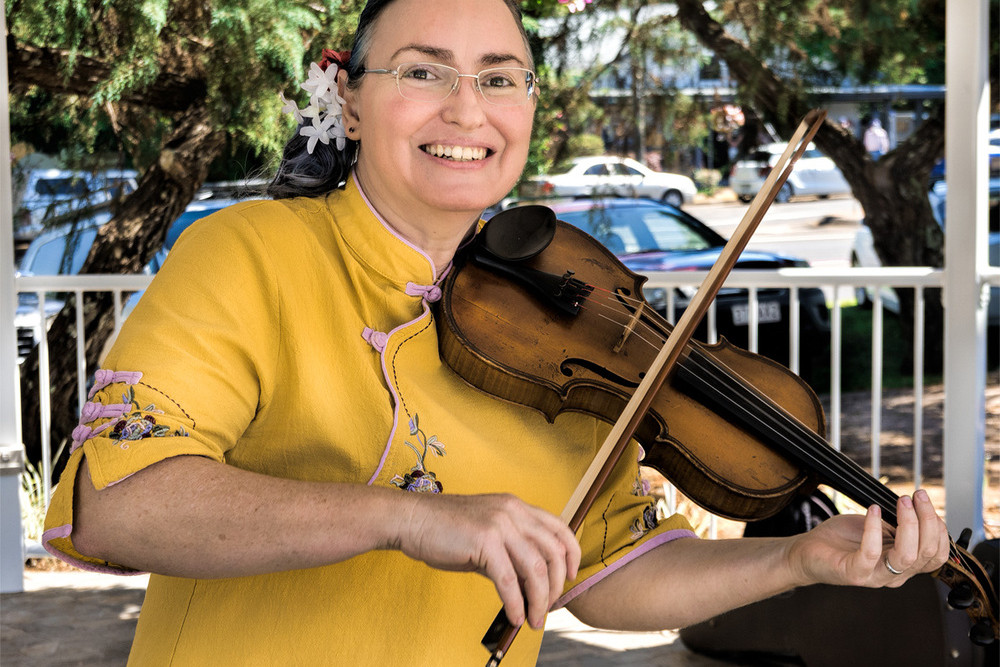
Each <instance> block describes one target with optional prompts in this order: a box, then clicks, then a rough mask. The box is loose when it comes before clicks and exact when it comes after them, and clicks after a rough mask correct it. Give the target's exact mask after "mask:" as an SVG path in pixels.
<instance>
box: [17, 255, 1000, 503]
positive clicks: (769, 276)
mask: <svg viewBox="0 0 1000 667" xmlns="http://www.w3.org/2000/svg"><path fill="white" fill-rule="evenodd" d="M706 275H707V272H676V273H667V272H656V273H651V274H649V275H648V276H647V277H648V280H647V283H646V286H647V287H663V288H667V289H666V292H667V294H668V295H669V296H668V301H667V311H668V314H669V313H672V312H673V310H674V308H675V306H676V300H675V294H676V291H675V288H678V287H685V288H697V287H698V286H699V285H700V284H701V282H702V281H703V280H704V278H705V276H706ZM150 280H151V277H150V276H146V275H129V276H120V275H80V276H32V277H19V278H17V279H16V287H17V290H18V291H19V292H32V293H35V294H37V295H38V299H39V304H38V317H39V319H40V320H41V321H44V313H45V300H46V293H53V292H55V293H71V294H75V295H76V297H77V298H76V300H75V303H77V304H79V303H81V302H82V295H83V293H84V292H102V291H103V292H111V293H112V294H113V296H114V304H115V326H116V329H117V327H119V326H120V325H121V310H122V303H123V299H122V296H123V293H126V292H132V291H138V290H142V289H144V288H145V287H146V286H147V285H148V283H149V281H150ZM985 282H986V284H987V285H992V286H1000V269H993V270H990V272H989V273H987V274H986V278H985ZM942 284H943V272H942V271H941V270H938V269H930V268H880V269H846V268H845V269H842V270H829V269H812V268H788V269H779V270H767V271H765V270H759V271H758V270H739V271H734V272H733V273H732V275H731V276H730V277H729V279H728V280H727V282H726V286H727V287H738V288H745V289H747V291H748V299H749V303H748V316H749V324H748V326H749V344H748V346H747V347H748V348H749V349H750V350H751V351H757V347H758V337H757V331H758V309H757V304H758V300H757V294H758V291H759V290H761V289H764V288H785V289H788V290H790V294H789V300H788V301H789V317H788V323H787V324H788V327H789V341H790V342H789V345H790V351H789V352H790V353H789V367H790V368H791V369H792V370H794V371H798V370H799V363H800V359H799V354H800V349H801V340H800V335H799V332H800V322H801V318H800V313H799V298H798V295H799V290H801V289H804V288H810V287H816V288H821V289H823V290H824V292H825V293H826V295H827V302H828V303H829V304H830V327H831V331H830V387H829V414H828V423H829V427H830V430H829V433H828V436H827V437H828V440H829V442H830V444H831V445H832V446H833V447H834V448H837V449H840V444H841V429H840V423H841V419H842V414H841V409H842V408H841V381H842V378H841V366H842V363H841V362H842V360H843V357H844V354H845V350H844V349H843V320H842V317H841V311H842V305H841V304H842V303H850V302H853V300H854V294H855V290H856V289H857V288H868V289H870V290H871V293H872V295H873V308H872V315H871V316H872V341H871V349H870V353H871V356H872V365H871V367H872V371H871V392H872V395H871V428H870V438H871V466H870V471H871V473H872V474H873V476H875V477H876V478H877V477H879V474H880V449H881V445H880V431H881V414H882V409H883V408H882V403H883V401H882V349H883V345H884V330H883V308H882V296H881V294H882V290H883V289H885V288H913V289H914V290H915V302H916V307H915V314H914V315H915V326H914V330H915V335H914V339H913V341H911V344H912V346H913V351H914V353H913V363H914V367H913V378H914V386H913V389H912V392H913V403H914V411H913V415H914V416H913V420H914V421H913V431H912V442H915V443H920V442H922V441H923V417H924V409H923V397H924V387H923V376H924V372H923V366H922V363H923V354H922V350H923V348H924V346H925V340H924V337H923V336H924V334H923V330H924V327H923V313H924V304H925V302H926V298H927V297H926V295H925V290H926V289H927V288H941V287H942ZM935 294H937V292H936V291H935ZM75 315H76V330H77V337H76V357H77V358H76V367H77V375H78V378H77V387H78V394H79V395H78V407H80V406H82V405H83V403H84V402H85V400H86V383H87V377H88V376H89V374H90V373H92V372H93V371H94V370H95V369H93V368H87V366H86V361H85V358H84V345H85V341H84V333H83V314H82V312H81V311H80V310H79V309H76V313H75ZM715 316H716V314H715V308H714V305H713V308H712V309H711V310H710V311H709V313H708V315H707V320H708V326H709V336H710V338H709V340H714V338H715V333H714V332H715ZM668 319H670V317H669V315H668ZM850 353H851V354H858V353H859V351H858V350H851V351H850ZM48 355H49V346H48V341H47V336H41V337H40V340H39V372H40V379H39V406H40V410H41V420H40V423H41V424H42V434H41V445H42V452H43V461H42V465H43V468H44V470H43V475H42V478H43V480H45V481H46V483H47V482H48V479H49V477H50V475H49V472H50V460H51V456H52V451H51V447H52V434H51V433H50V432H49V430H50V423H51V418H50V410H51V406H50V403H49V390H50V385H49V377H48V376H49V372H48V368H49V364H48V362H49V356H48ZM60 435H61V436H62V437H66V435H67V434H60ZM973 445H974V443H970V446H973ZM921 456H922V447H913V457H914V458H913V479H912V482H913V484H914V485H915V486H916V487H919V486H920V484H921V481H922V479H923V461H922V458H921ZM45 491H46V497H48V493H49V489H48V487H46V490H45ZM983 492H984V490H983V488H982V487H981V486H980V485H977V484H964V485H962V486H961V487H959V488H945V495H946V497H951V498H955V497H958V496H959V495H963V496H967V495H968V494H979V498H978V502H979V506H981V505H982V495H983Z"/></svg>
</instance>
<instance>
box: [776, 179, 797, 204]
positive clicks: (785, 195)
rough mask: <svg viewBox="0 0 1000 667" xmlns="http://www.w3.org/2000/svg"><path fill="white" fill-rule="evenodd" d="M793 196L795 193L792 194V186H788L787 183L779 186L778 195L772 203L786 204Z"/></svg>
mask: <svg viewBox="0 0 1000 667" xmlns="http://www.w3.org/2000/svg"><path fill="white" fill-rule="evenodd" d="M793 194H795V193H794V192H792V186H790V185H789V184H788V183H785V184H784V185H782V186H781V189H780V190H778V195H777V196H776V197H775V198H774V201H776V202H778V203H779V204H787V203H788V200H789V199H791V198H792V195H793Z"/></svg>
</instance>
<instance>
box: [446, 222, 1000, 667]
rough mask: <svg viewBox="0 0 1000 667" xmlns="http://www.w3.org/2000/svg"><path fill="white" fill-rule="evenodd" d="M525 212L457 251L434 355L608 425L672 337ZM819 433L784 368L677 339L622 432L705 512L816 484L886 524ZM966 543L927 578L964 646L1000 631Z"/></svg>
mask: <svg viewBox="0 0 1000 667" xmlns="http://www.w3.org/2000/svg"><path fill="white" fill-rule="evenodd" d="M526 208H534V209H543V210H544V211H546V212H547V213H542V212H526V211H523V210H522V211H520V212H519V213H517V214H514V215H509V214H511V213H513V211H517V209H513V210H512V211H507V212H504V213H500V214H498V215H497V216H496V217H495V218H493V220H491V221H490V223H487V226H486V228H484V229H483V230H482V231H481V232H480V234H479V235H478V236H477V238H476V240H474V241H473V242H472V243H471V244H469V245H468V246H467V247H466V248H464V249H462V251H460V253H459V255H457V256H456V258H455V265H454V267H453V268H452V270H451V271H450V273H449V274H448V276H447V278H446V280H445V282H444V284H443V286H442V298H441V300H440V301H439V302H438V303H437V304H436V306H435V308H436V313H435V322H436V326H437V330H438V339H439V351H440V355H441V359H442V360H443V361H444V362H445V363H446V364H448V365H449V366H450V367H451V368H452V369H453V370H454V371H455V372H456V373H457V374H458V375H459V376H460V377H462V378H463V379H464V380H465V381H466V382H468V383H469V384H470V385H472V386H473V387H476V388H478V389H480V390H482V391H485V392H487V393H489V394H491V395H493V396H496V397H499V398H501V399H505V400H508V401H511V402H514V403H518V404H520V405H525V406H529V407H532V408H535V409H537V410H539V411H541V412H542V413H543V414H544V415H545V416H546V418H547V419H548V420H549V421H555V419H556V418H557V417H558V415H559V414H560V413H561V412H564V411H578V412H584V413H587V414H590V415H593V416H595V417H597V418H599V419H602V420H604V421H606V422H608V423H612V424H615V423H616V421H617V420H619V418H620V416H621V415H622V413H623V410H624V409H625V407H626V404H627V403H628V402H629V400H630V398H631V397H632V395H633V393H635V392H636V389H637V387H638V386H639V384H640V382H642V381H643V378H644V376H645V373H646V371H647V369H649V368H651V366H652V365H653V362H654V359H655V358H656V357H657V355H658V353H659V351H660V350H661V348H663V347H664V345H665V343H666V341H667V340H668V338H669V337H670V335H671V331H672V327H671V325H670V324H669V323H668V322H667V321H666V320H665V319H664V318H663V316H661V315H660V314H659V313H657V312H656V311H655V310H654V309H653V308H652V307H650V306H649V304H648V303H646V301H645V300H644V298H643V295H642V285H643V283H644V282H645V278H644V277H642V276H639V275H637V274H635V273H633V272H631V271H629V270H628V268H626V267H625V266H624V265H623V264H622V263H621V262H620V261H619V260H618V259H617V258H616V257H615V256H614V255H613V254H612V253H611V252H610V251H609V250H607V249H606V248H605V247H604V246H603V245H601V244H600V243H598V242H597V241H596V240H595V239H593V238H592V237H590V236H589V235H588V234H586V233H585V232H583V231H581V230H579V229H577V228H576V227H573V226H571V225H569V224H567V223H563V222H559V221H556V220H555V216H554V214H553V213H552V211H551V210H549V209H546V208H544V207H526ZM503 216H507V217H506V218H505V220H504V222H503V223H500V224H496V223H498V222H499V221H500V218H501V217H503ZM539 216H541V218H545V217H546V216H547V217H548V218H549V220H544V219H543V220H541V223H542V224H541V225H536V222H538V219H539ZM491 225H493V226H492V227H491ZM539 226H543V227H545V228H546V229H545V232H544V233H540V232H539V231H538V230H536V229H535V227H539ZM575 276H579V279H578V278H576V277H575ZM825 428H826V422H825V417H824V413H823V409H822V406H821V404H820V402H819V399H818V398H817V397H816V395H815V393H814V392H813V391H812V389H811V388H810V387H809V386H808V385H807V384H806V383H805V382H804V381H803V380H802V379H801V378H799V377H798V376H797V375H795V374H794V373H792V372H791V371H790V370H788V369H787V368H785V367H784V366H781V365H780V364H778V363H776V362H773V361H771V360H769V359H767V358H765V357H762V356H759V355H756V354H752V353H750V352H747V351H745V350H741V349H739V348H737V347H734V346H732V345H730V344H729V343H727V342H726V341H725V340H723V341H721V342H719V343H717V344H713V345H707V344H703V343H699V342H697V341H693V340H692V341H689V342H688V343H687V345H686V347H685V348H684V349H683V352H682V356H681V357H680V359H679V361H678V362H677V364H676V365H674V367H673V368H672V369H671V374H670V375H669V376H668V377H667V381H666V382H665V383H663V384H662V385H660V388H659V389H658V390H656V392H655V394H653V397H652V401H651V403H650V404H649V407H648V409H647V410H646V411H645V412H644V413H643V414H642V415H641V421H639V423H638V426H637V427H636V428H635V430H634V431H632V435H633V437H634V438H635V439H636V440H637V441H638V442H639V443H640V444H641V445H642V446H643V448H644V450H645V452H646V456H645V459H644V460H643V464H644V465H648V466H650V467H653V468H655V469H656V470H658V471H659V472H660V473H662V474H663V475H664V476H665V477H667V478H668V479H669V480H671V482H672V483H674V484H675V485H676V486H677V487H678V488H679V489H680V490H681V491H682V492H683V493H684V494H685V495H686V496H687V497H688V498H690V499H691V500H692V501H694V502H695V503H697V504H699V505H701V506H702V507H704V508H706V509H708V510H709V511H711V512H713V513H715V514H718V515H720V516H724V517H729V518H732V519H736V520H742V521H754V520H758V519H763V518H767V517H769V516H771V515H773V514H775V513H777V512H778V511H779V510H780V509H781V508H783V507H784V506H785V505H787V504H788V503H789V502H790V501H791V500H792V499H793V498H794V497H795V496H796V494H798V493H800V492H805V491H809V490H811V489H812V488H813V487H814V486H815V485H816V484H817V483H824V484H828V485H829V486H830V487H832V488H833V489H835V490H837V491H839V492H842V493H844V494H845V495H846V496H847V497H849V498H851V499H853V500H855V501H856V502H858V503H859V504H861V505H862V506H870V505H872V504H876V505H878V506H879V507H880V508H881V510H882V516H883V518H884V519H885V520H886V521H887V522H889V523H891V524H895V522H896V502H897V500H898V497H897V496H896V494H895V493H893V492H892V491H891V490H890V489H888V488H887V487H886V486H884V485H883V484H881V483H880V482H879V481H878V480H875V479H874V478H872V477H871V475H870V474H868V472H867V471H865V470H864V469H863V468H861V467H860V466H859V465H857V464H856V463H854V462H853V461H851V460H850V459H848V458H847V457H846V456H844V455H843V454H842V453H841V452H839V451H837V450H834V449H833V448H832V447H830V446H829V444H828V443H827V442H826V440H825ZM571 524H572V522H571ZM970 535H971V531H967V532H966V533H963V536H962V537H960V538H959V540H958V541H957V543H956V542H955V541H951V543H950V558H949V560H948V562H947V563H946V564H945V565H944V566H943V567H942V568H941V569H940V570H939V571H938V572H937V573H936V576H937V577H938V579H939V580H941V581H943V582H944V583H946V584H947V585H948V586H949V587H950V588H951V589H952V591H951V593H950V594H949V597H948V600H949V603H950V604H951V605H952V606H953V607H954V608H956V609H964V610H965V611H966V613H967V614H968V616H969V617H970V619H972V621H973V626H972V629H971V630H970V638H971V639H972V641H973V642H974V643H977V644H982V645H987V644H990V643H992V642H994V641H995V640H996V638H997V637H998V635H1000V629H998V620H997V608H998V602H997V586H996V584H995V583H994V575H993V574H991V573H990V572H988V571H987V570H986V569H985V568H984V567H983V566H982V565H981V564H980V563H979V562H978V561H977V560H976V559H975V558H974V557H973V556H972V555H971V554H969V553H968V551H967V550H966V547H967V546H968V543H969V536H970ZM514 634H516V629H511V627H510V626H509V624H507V623H506V618H505V616H504V612H503V610H501V612H500V614H498V615H497V619H496V621H495V622H494V625H493V626H491V629H490V631H489V632H488V633H487V637H485V638H484V645H485V646H487V648H489V650H490V651H491V652H492V653H493V655H494V662H492V663H491V664H498V663H499V657H502V654H503V652H504V651H505V650H506V646H509V642H510V641H512V640H513V636H514ZM498 637H499V639H498ZM498 647H499V648H498Z"/></svg>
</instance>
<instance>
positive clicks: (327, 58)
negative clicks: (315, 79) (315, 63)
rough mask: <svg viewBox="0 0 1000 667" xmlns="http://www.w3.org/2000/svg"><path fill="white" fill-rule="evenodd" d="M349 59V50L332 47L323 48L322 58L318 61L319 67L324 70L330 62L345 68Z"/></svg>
mask: <svg viewBox="0 0 1000 667" xmlns="http://www.w3.org/2000/svg"><path fill="white" fill-rule="evenodd" d="M350 60H351V52H350V51H334V50H333V49H323V58H322V59H321V60H320V61H319V68H320V69H321V70H323V71H324V72H325V71H326V68H327V67H329V66H330V63H336V65H337V67H339V68H340V69H346V68H347V63H348V62H349V61H350Z"/></svg>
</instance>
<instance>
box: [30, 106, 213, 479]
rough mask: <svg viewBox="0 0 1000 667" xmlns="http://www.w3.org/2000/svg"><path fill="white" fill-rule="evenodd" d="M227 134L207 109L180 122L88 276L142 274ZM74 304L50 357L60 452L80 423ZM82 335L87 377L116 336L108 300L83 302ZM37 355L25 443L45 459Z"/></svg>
mask: <svg viewBox="0 0 1000 667" xmlns="http://www.w3.org/2000/svg"><path fill="white" fill-rule="evenodd" d="M224 141H225V132H224V131H223V130H221V129H219V128H218V127H217V126H216V125H215V124H214V123H213V121H212V120H211V116H210V113H209V110H208V108H207V107H206V106H205V105H204V104H203V103H202V104H196V105H193V106H191V107H190V108H189V109H188V111H187V112H185V113H184V115H183V116H182V117H181V118H180V119H179V121H178V123H177V125H176V126H175V129H174V130H173V132H172V133H171V135H170V137H169V138H168V139H167V141H166V143H165V145H164V147H163V149H162V150H161V152H160V156H159V159H158V160H157V162H156V164H154V165H152V166H151V167H150V168H149V169H148V170H147V171H146V173H145V174H144V175H143V177H142V180H141V181H140V183H139V186H138V188H137V189H136V191H135V192H133V193H132V194H131V195H130V196H128V197H127V198H125V199H124V200H123V202H122V203H121V205H120V208H119V209H118V210H117V211H116V212H115V215H114V217H113V219H112V220H111V221H110V222H108V223H107V224H106V225H104V226H103V227H101V229H100V231H99V232H98V235H97V238H96V240H95V241H94V245H93V247H92V248H91V251H90V255H89V256H88V257H87V261H86V262H85V263H84V266H83V269H82V271H81V272H82V273H117V274H127V273H139V272H141V271H142V269H143V267H144V266H145V265H146V263H147V262H148V261H149V260H150V259H151V258H152V256H153V255H154V254H155V253H156V251H157V250H158V249H159V248H160V247H161V246H162V245H163V241H164V239H165V237H166V233H167V229H168V227H169V226H170V223H172V222H173V221H174V220H175V219H177V217H178V216H179V215H180V214H181V213H182V212H183V211H184V208H185V207H186V206H187V204H188V203H189V202H190V201H191V199H192V198H193V197H194V194H195V192H196V191H197V190H198V188H200V187H201V184H202V183H203V182H204V180H205V177H206V175H207V173H208V167H209V164H210V163H211V162H212V160H214V159H215V158H216V157H217V156H218V155H219V153H220V152H221V150H222V147H223V144H224ZM74 301H75V298H70V299H68V300H67V302H66V306H65V307H64V308H63V309H62V311H61V312H60V313H59V314H58V315H57V316H56V317H55V319H54V320H53V322H52V325H51V327H50V328H49V332H48V344H49V348H50V350H51V354H50V359H51V366H50V368H49V376H50V379H51V383H52V384H51V406H52V425H51V433H52V436H53V437H52V448H53V453H55V452H56V451H58V450H59V449H60V447H61V446H62V445H64V444H65V443H66V442H67V441H68V440H69V439H70V437H71V434H72V431H73V428H74V427H75V426H76V422H77V418H78V406H77V378H76V338H75V336H76V323H75V320H76V314H75V310H74V306H75V304H74ZM83 314H84V318H83V319H84V335H85V341H86V342H85V349H86V360H87V369H88V375H89V374H91V373H93V371H94V370H96V368H97V367H98V363H99V356H100V354H101V352H102V350H103V348H104V345H105V343H106V341H107V339H108V337H109V336H110V334H111V332H112V331H113V329H114V313H113V303H112V297H111V295H110V294H109V293H97V294H87V295H86V297H85V298H84V309H83ZM38 391H39V376H38V350H37V348H36V349H35V350H33V351H32V352H31V354H30V355H29V356H28V357H27V358H26V359H25V361H24V362H23V364H22V365H21V416H22V437H23V439H24V445H25V450H26V455H27V457H28V460H30V461H32V462H33V463H37V462H38V461H40V460H41V429H42V422H41V420H40V412H39V393H38ZM67 456H68V447H65V448H63V450H62V453H61V455H60V456H59V457H58V460H56V461H53V477H54V479H55V478H57V477H58V473H59V471H61V470H62V467H63V465H64V464H65V460H66V458H67Z"/></svg>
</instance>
